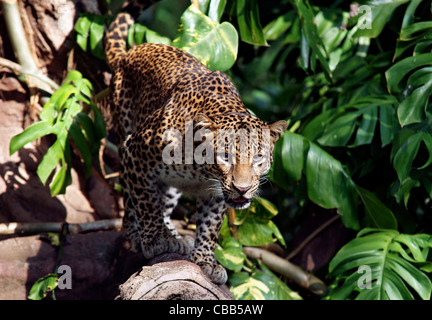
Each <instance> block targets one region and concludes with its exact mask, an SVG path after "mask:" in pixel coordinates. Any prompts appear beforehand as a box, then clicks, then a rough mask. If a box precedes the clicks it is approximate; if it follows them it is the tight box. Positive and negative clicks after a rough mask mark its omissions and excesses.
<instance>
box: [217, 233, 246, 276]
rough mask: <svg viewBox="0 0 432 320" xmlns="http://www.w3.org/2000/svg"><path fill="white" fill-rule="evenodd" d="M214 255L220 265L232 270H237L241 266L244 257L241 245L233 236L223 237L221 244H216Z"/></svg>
mask: <svg viewBox="0 0 432 320" xmlns="http://www.w3.org/2000/svg"><path fill="white" fill-rule="evenodd" d="M215 257H216V259H217V260H218V262H219V263H220V264H221V265H223V266H224V267H225V268H227V269H229V270H232V271H234V272H238V271H240V270H241V269H242V268H243V264H244V260H245V259H246V255H245V254H244V253H243V246H242V245H241V243H240V242H239V241H238V240H237V239H235V238H233V237H229V238H225V239H224V240H223V241H222V244H221V246H219V245H217V246H216V248H215Z"/></svg>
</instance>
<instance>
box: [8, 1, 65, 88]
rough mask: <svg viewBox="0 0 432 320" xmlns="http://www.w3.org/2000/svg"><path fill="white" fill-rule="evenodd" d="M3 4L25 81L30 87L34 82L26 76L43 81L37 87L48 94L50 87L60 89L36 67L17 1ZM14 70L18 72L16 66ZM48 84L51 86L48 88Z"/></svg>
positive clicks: (11, 39) (13, 46) (21, 73)
mask: <svg viewBox="0 0 432 320" xmlns="http://www.w3.org/2000/svg"><path fill="white" fill-rule="evenodd" d="M1 3H2V5H3V10H4V19H5V22H6V27H7V30H8V34H9V39H10V41H11V43H12V48H13V50H14V52H15V56H16V58H17V60H18V63H19V65H20V75H24V76H25V77H24V80H25V82H26V83H27V85H28V86H29V87H32V86H34V81H33V80H29V79H27V77H26V76H28V75H30V76H32V78H36V79H41V80H42V82H40V81H38V82H39V83H38V84H37V85H36V87H38V88H40V89H42V90H45V91H47V92H50V91H51V90H50V87H52V88H54V89H56V88H55V87H58V85H57V84H56V83H55V82H54V81H52V80H51V79H49V78H48V77H46V76H44V75H42V74H41V73H40V72H39V69H38V67H37V66H36V63H35V61H34V59H33V55H32V54H31V51H30V48H29V46H28V42H27V38H26V36H25V32H24V28H23V25H22V21H21V16H20V13H19V9H18V2H17V0H3V1H1ZM3 62H4V61H3ZM9 67H10V64H9ZM12 70H14V71H15V70H17V68H16V66H14V68H12ZM47 79H49V80H47ZM47 83H48V84H49V86H47Z"/></svg>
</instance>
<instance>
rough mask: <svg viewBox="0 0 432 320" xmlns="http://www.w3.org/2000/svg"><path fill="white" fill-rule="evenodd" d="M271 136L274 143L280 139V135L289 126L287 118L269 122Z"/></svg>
mask: <svg viewBox="0 0 432 320" xmlns="http://www.w3.org/2000/svg"><path fill="white" fill-rule="evenodd" d="M268 126H269V129H270V136H271V140H272V142H273V143H275V142H276V141H278V139H279V137H280V135H281V134H282V133H283V132H284V131H285V130H286V128H287V127H288V123H287V122H286V121H285V120H279V121H276V122H273V123H269V125H268Z"/></svg>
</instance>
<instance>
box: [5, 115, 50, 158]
mask: <svg viewBox="0 0 432 320" xmlns="http://www.w3.org/2000/svg"><path fill="white" fill-rule="evenodd" d="M54 131H55V127H53V126H52V125H51V123H49V122H47V121H40V122H36V123H34V124H32V125H30V126H28V127H27V128H26V129H25V130H24V131H23V132H21V133H19V134H17V135H16V136H14V137H12V139H11V141H10V144H9V152H10V154H11V155H12V154H14V153H15V152H16V151H18V150H19V149H21V148H22V147H24V146H25V145H26V144H27V143H30V142H32V141H34V140H36V139H38V138H40V137H43V136H46V135H48V134H51V133H53V132H54Z"/></svg>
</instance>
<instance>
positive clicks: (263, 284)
mask: <svg viewBox="0 0 432 320" xmlns="http://www.w3.org/2000/svg"><path fill="white" fill-rule="evenodd" d="M229 281H230V283H231V286H230V291H231V293H232V294H233V297H234V299H235V300H301V297H300V296H299V295H298V294H297V293H296V292H294V291H292V290H291V289H290V288H288V287H287V285H286V284H285V283H283V282H282V281H281V280H279V279H278V278H277V277H276V276H275V275H274V274H273V273H272V272H271V271H270V270H268V269H267V268H265V267H264V271H260V270H255V271H254V272H253V273H252V275H251V276H249V274H248V273H246V272H240V273H234V274H232V275H230V277H229Z"/></svg>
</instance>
